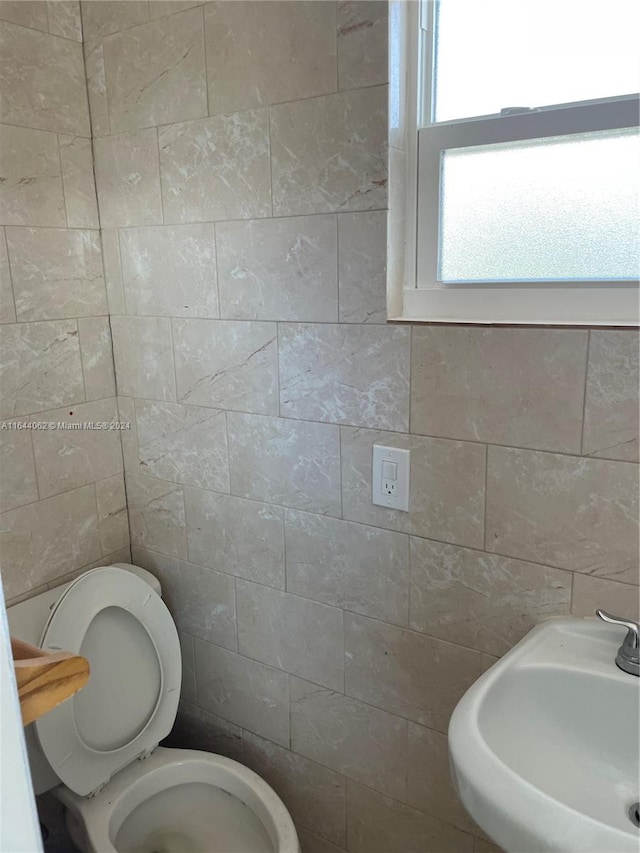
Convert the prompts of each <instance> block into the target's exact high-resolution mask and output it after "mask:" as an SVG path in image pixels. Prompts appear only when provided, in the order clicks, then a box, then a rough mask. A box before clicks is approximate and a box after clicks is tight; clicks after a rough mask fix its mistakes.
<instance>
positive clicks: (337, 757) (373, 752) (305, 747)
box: [289, 677, 407, 798]
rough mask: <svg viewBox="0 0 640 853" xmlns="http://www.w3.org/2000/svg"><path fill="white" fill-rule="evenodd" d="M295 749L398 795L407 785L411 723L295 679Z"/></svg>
mask: <svg viewBox="0 0 640 853" xmlns="http://www.w3.org/2000/svg"><path fill="white" fill-rule="evenodd" d="M289 689H290V692H291V748H292V749H293V750H294V751H295V752H297V753H299V754H300V755H305V756H306V757H307V758H311V759H312V760H313V761H317V762H318V763H319V764H323V765H324V766H325V767H330V768H331V769H332V770H336V771H337V772H338V773H342V774H344V775H345V776H348V777H349V778H351V779H357V780H359V781H362V782H366V783H367V785H369V786H370V787H372V788H376V789H377V790H380V791H383V792H384V793H387V794H389V796H392V797H398V798H403V797H404V796H405V795H406V786H407V723H406V721H405V720H401V719H399V718H398V717H394V716H392V715H391V714H386V713H385V712H384V711H379V710H378V709H377V708H372V707H371V706H370V705H363V704H362V703H361V702H356V701H355V700H354V699H350V698H349V697H348V696H343V695H342V694H340V693H334V692H333V691H331V690H327V689H326V688H324V687H318V686H317V685H316V684H310V683H309V682H307V681H302V679H300V678H294V677H291V679H290V688H289Z"/></svg>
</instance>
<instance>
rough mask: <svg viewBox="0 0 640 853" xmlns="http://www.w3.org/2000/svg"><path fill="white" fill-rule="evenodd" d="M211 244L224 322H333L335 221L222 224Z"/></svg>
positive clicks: (335, 306) (323, 218)
mask: <svg viewBox="0 0 640 853" xmlns="http://www.w3.org/2000/svg"><path fill="white" fill-rule="evenodd" d="M227 5H229V4H227ZM216 245H217V251H218V275H219V288H220V306H221V314H222V316H223V317H227V318H229V319H236V320H307V321H310V322H311V321H315V322H319V323H321V322H331V321H333V322H335V321H337V319H338V288H337V277H336V265H337V251H338V249H337V239H336V223H335V217H334V216H302V217H291V218H285V219H256V220H252V221H249V222H221V223H218V224H217V225H216Z"/></svg>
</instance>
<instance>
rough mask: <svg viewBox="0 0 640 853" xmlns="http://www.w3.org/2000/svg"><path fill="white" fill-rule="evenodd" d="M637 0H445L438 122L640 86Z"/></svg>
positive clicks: (439, 37) (439, 39) (440, 19)
mask: <svg viewBox="0 0 640 853" xmlns="http://www.w3.org/2000/svg"><path fill="white" fill-rule="evenodd" d="M638 32H640V3H639V2H638V0H606V2H603V0H553V2H552V0H547V2H540V0H535V2H534V0H483V2H479V0H440V2H439V3H438V12H437V28H436V54H435V55H436V68H435V81H436V87H435V109H434V116H433V120H434V121H449V120H451V119H456V118H464V117H469V116H479V115H488V114H492V113H499V112H500V110H501V109H503V108H504V107H515V106H519V107H540V106H545V105H547V106H548V105H551V104H563V103H570V102H573V101H583V100H591V99H594V98H609V97H613V96H615V95H628V94H631V93H633V92H637V91H638V90H640V82H639V80H640V63H639V62H638Z"/></svg>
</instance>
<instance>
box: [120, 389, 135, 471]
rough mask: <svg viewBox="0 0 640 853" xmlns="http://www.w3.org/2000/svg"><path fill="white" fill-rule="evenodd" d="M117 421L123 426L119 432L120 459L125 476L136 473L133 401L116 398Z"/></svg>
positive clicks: (128, 398) (129, 398) (126, 398)
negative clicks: (120, 444) (122, 462)
mask: <svg viewBox="0 0 640 853" xmlns="http://www.w3.org/2000/svg"><path fill="white" fill-rule="evenodd" d="M117 401H118V419H119V420H120V423H122V424H123V428H122V430H121V431H120V440H121V442H122V459H123V461H124V470H125V471H126V472H127V474H137V473H138V464H139V457H138V433H137V430H136V412H135V401H134V400H132V399H131V397H122V396H120V395H119V396H118V397H117Z"/></svg>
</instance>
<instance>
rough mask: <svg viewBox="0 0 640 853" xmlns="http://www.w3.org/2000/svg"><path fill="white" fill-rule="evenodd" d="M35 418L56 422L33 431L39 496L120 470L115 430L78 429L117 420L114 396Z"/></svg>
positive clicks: (71, 487)
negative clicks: (44, 428) (51, 426)
mask: <svg viewBox="0 0 640 853" xmlns="http://www.w3.org/2000/svg"><path fill="white" fill-rule="evenodd" d="M38 420H41V421H46V422H48V423H50V424H56V425H57V426H56V428H54V429H46V430H40V429H38V430H33V450H34V453H35V460H36V471H37V474H38V487H39V489H40V497H42V498H48V497H50V496H51V495H57V494H58V493H59V492H68V491H69V490H70V489H77V488H79V487H80V486H86V485H87V484H88V483H95V481H96V480H103V479H104V478H105V477H111V476H112V475H113V474H118V473H119V472H121V471H122V451H121V450H120V436H119V433H118V431H117V430H110V429H90V428H84V429H83V428H78V427H82V426H83V425H84V424H91V423H93V424H105V423H106V424H109V423H112V422H114V421H116V420H117V409H116V400H115V397H112V398H111V399H106V400H98V401H97V402H95V403H82V404H80V405H79V406H74V407H73V409H70V408H65V409H53V410H51V411H49V412H43V413H41V414H40V415H39V416H38ZM63 425H64V426H63ZM111 550H116V549H115V548H112V549H111Z"/></svg>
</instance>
